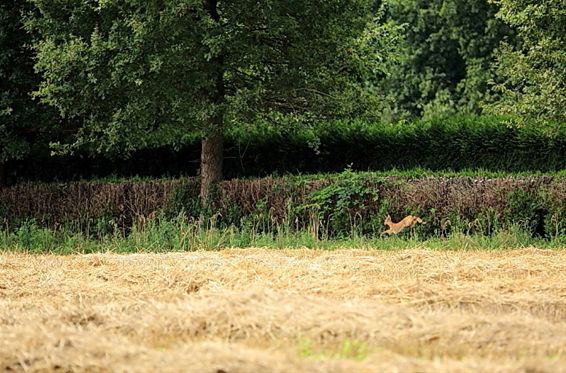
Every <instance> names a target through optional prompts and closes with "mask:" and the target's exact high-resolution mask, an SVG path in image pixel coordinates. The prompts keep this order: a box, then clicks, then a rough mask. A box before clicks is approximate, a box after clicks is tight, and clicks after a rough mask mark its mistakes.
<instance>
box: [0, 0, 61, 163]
mask: <svg viewBox="0 0 566 373" xmlns="http://www.w3.org/2000/svg"><path fill="white" fill-rule="evenodd" d="M30 10H31V6H30V4H29V3H28V2H27V1H25V0H7V1H3V2H2V3H1V4H0V164H2V163H4V162H6V161H8V160H12V159H21V158H22V157H24V156H26V155H27V154H29V153H30V152H31V151H36V152H43V153H44V154H48V153H47V152H46V147H47V142H48V139H49V137H50V133H51V132H56V129H55V128H51V127H54V126H55V124H56V123H55V119H54V116H53V115H52V114H53V113H52V112H51V111H50V110H48V108H46V107H45V106H44V105H41V104H39V103H38V101H34V100H32V98H31V93H32V91H33V90H35V89H36V88H37V85H38V84H39V77H38V76H36V74H35V73H34V70H33V63H34V61H33V53H32V50H31V47H30V44H31V43H32V41H33V36H32V35H31V34H28V33H26V32H25V30H24V26H23V22H22V14H23V13H25V12H29V11H30Z"/></svg>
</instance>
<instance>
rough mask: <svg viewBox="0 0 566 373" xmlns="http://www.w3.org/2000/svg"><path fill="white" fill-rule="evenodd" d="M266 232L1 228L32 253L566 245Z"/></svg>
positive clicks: (510, 233) (517, 235)
mask: <svg viewBox="0 0 566 373" xmlns="http://www.w3.org/2000/svg"><path fill="white" fill-rule="evenodd" d="M274 228H275V229H273V231H271V232H265V231H259V230H255V229H253V228H252V227H245V228H236V227H234V226H231V227H226V228H221V229H219V228H216V227H215V223H214V222H208V223H207V224H204V225H203V224H202V222H199V221H198V220H194V219H189V218H186V217H184V216H183V215H179V216H177V217H176V218H174V219H160V218H156V219H153V220H149V221H147V222H145V223H144V225H143V226H138V225H134V227H133V228H132V229H131V231H129V232H124V231H122V230H120V229H119V227H118V226H114V229H113V230H110V231H109V232H108V233H106V234H104V235H99V236H96V235H90V236H89V235H87V234H85V233H83V232H80V231H72V230H69V229H58V230H53V229H48V228H41V227H39V226H38V225H37V224H35V223H34V222H33V221H28V222H25V223H24V224H22V225H21V226H20V227H19V228H17V229H16V230H9V229H4V230H2V231H1V232H0V250H5V251H19V252H28V253H54V254H72V253H93V252H114V253H139V252H171V251H194V250H217V249H224V248H246V247H260V248H271V249H286V248H311V249H328V250H332V249H340V248H352V249H380V250H393V249H410V248H428V249H438V250H486V249H493V250H497V249H512V248H522V247H529V246H535V247H540V248H566V240H565V239H564V237H558V238H556V239H551V240H548V239H542V238H536V237H533V236H532V235H530V234H529V232H526V231H525V230H524V229H522V228H521V227H520V226H512V227H510V228H509V229H505V230H498V231H497V232H494V233H493V234H491V235H489V236H486V235H483V234H466V233H465V232H463V231H453V232H451V233H450V234H448V235H446V236H444V237H432V238H425V237H423V236H422V235H420V234H419V233H418V231H417V230H412V231H411V230H407V231H405V232H403V233H401V234H400V235H398V236H391V237H382V236H367V235H366V236H364V235H359V234H356V233H353V234H352V235H350V236H342V237H322V236H320V235H319V232H318V231H317V229H316V228H317V227H315V226H311V227H309V228H308V229H305V230H301V231H295V230H293V229H292V228H291V227H288V226H283V225H281V226H276V227H274Z"/></svg>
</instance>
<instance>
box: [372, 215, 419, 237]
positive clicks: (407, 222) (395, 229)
mask: <svg viewBox="0 0 566 373" xmlns="http://www.w3.org/2000/svg"><path fill="white" fill-rule="evenodd" d="M417 223H420V224H426V222H424V221H423V220H422V219H421V218H419V217H417V216H413V215H409V216H406V217H405V218H403V220H401V221H400V222H398V223H393V220H391V216H390V215H387V216H386V217H385V221H384V222H383V224H385V225H387V226H388V227H389V229H388V230H386V231H385V232H383V233H382V234H381V235H384V234H389V235H392V234H399V233H400V232H401V231H402V230H403V229H405V228H413V227H414V226H415V225H416V224H417Z"/></svg>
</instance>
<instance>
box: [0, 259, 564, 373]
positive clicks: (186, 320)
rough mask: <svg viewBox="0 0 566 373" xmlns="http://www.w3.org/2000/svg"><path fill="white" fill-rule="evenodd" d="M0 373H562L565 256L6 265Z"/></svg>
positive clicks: (1, 283)
mask: <svg viewBox="0 0 566 373" xmlns="http://www.w3.org/2000/svg"><path fill="white" fill-rule="evenodd" d="M0 371H9V372H18V371H32V372H36V371H40V372H49V371H58V372H86V371H88V372H105V371H131V372H181V371H183V372H204V373H207V372H210V373H222V372H225V373H234V372H366V371H387V372H411V371H419V372H472V371H473V372H566V251H546V250H538V249H534V248H530V249H522V250H515V251H496V252H487V251H450V252H446V251H442V252H440V251H424V250H408V251H389V252H387V251H377V250H376V251H361V250H360V251H358V250H343V251H333V252H326V251H312V250H283V251H276V250H259V249H246V250H224V251H218V252H193V253H171V254H132V255H123V256H121V255H115V254H95V255H74V256H51V255H41V256H39V255H35V256H32V255H27V254H16V253H7V252H5V253H2V254H0Z"/></svg>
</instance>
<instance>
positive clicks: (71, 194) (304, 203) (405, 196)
mask: <svg viewBox="0 0 566 373" xmlns="http://www.w3.org/2000/svg"><path fill="white" fill-rule="evenodd" d="M198 187H199V185H198V180H196V179H184V180H165V181H150V182H120V183H70V184H21V185H17V186H14V187H10V188H4V189H2V190H1V193H0V221H1V222H3V224H4V226H6V227H9V228H10V229H12V228H16V227H17V226H19V225H20V224H22V223H23V222H26V221H29V220H34V221H35V222H36V223H37V224H38V225H40V226H45V227H50V228H55V229H57V228H60V227H71V228H72V229H80V230H82V231H87V233H92V234H94V235H100V234H106V233H108V230H114V231H116V230H119V231H121V232H123V233H124V234H127V232H128V231H129V230H130V228H131V227H132V226H133V225H134V224H136V225H138V226H140V225H143V224H144V223H145V222H146V221H147V220H148V219H150V218H162V219H168V218H173V217H176V216H178V215H179V214H184V215H186V216H188V217H189V218H194V219H195V221H198V220H199V218H200V221H201V222H202V221H203V220H202V217H203V216H208V218H209V219H210V220H207V221H208V222H209V223H210V222H211V221H212V222H213V223H214V224H215V225H216V226H217V227H227V226H236V227H239V228H241V229H253V230H254V231H261V232H275V231H276V230H278V229H290V230H297V231H299V230H305V229H310V230H311V231H312V230H314V231H316V232H317V233H318V234H319V235H321V236H324V237H339V236H348V235H351V234H354V233H355V234H363V235H370V236H371V235H378V234H380V233H381V232H383V230H385V227H384V225H383V220H384V217H385V215H386V214H387V213H390V214H391V215H392V216H393V218H394V220H398V219H401V218H402V217H404V216H405V215H408V214H416V215H419V216H421V217H422V218H423V219H424V220H425V221H427V222H428V223H429V224H427V225H423V226H419V227H418V229H417V232H418V233H419V234H420V235H422V236H423V237H427V236H443V235H447V234H450V233H451V232H454V231H461V232H464V233H478V232H479V233H484V234H492V233H495V232H497V231H499V230H501V229H509V228H511V227H515V226H519V227H520V228H522V229H523V230H525V231H528V232H529V233H530V234H532V235H533V236H541V237H547V238H559V239H564V238H565V236H566V177H562V176H537V177H498V178H487V177H464V176H457V177H419V178H412V177H401V176H393V177H382V176H377V175H375V174H371V173H362V174H358V173H353V172H350V171H347V172H344V173H342V174H337V175H326V176H324V177H320V176H319V177H287V178H264V179H254V180H230V181H225V182H223V183H221V184H220V185H219V187H218V189H217V191H216V195H215V202H214V206H213V207H212V208H211V209H210V210H208V211H201V210H200V208H199V201H198V189H199V188H198Z"/></svg>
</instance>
